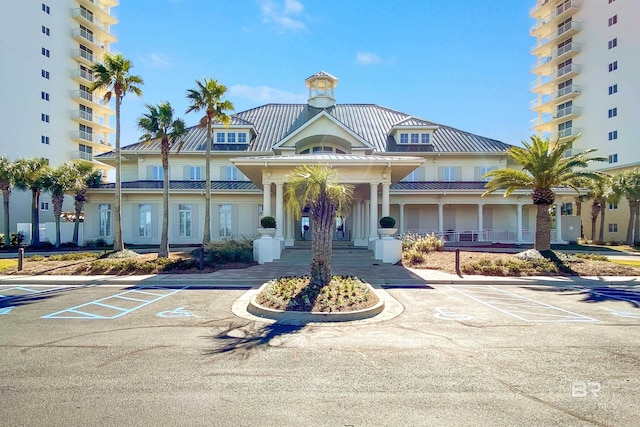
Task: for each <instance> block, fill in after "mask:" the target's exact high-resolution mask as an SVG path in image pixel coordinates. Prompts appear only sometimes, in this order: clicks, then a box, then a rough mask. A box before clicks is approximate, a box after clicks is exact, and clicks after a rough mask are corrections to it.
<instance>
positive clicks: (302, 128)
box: [273, 110, 373, 148]
mask: <svg viewBox="0 0 640 427" xmlns="http://www.w3.org/2000/svg"><path fill="white" fill-rule="evenodd" d="M322 118H326V119H328V120H329V121H331V122H332V123H333V124H334V125H336V126H337V127H339V128H340V129H342V130H344V131H345V132H346V133H347V134H349V135H350V136H351V137H353V138H354V139H356V140H357V141H358V142H360V144H362V145H361V147H360V148H362V147H365V148H373V147H372V146H371V144H370V143H369V142H368V141H366V140H365V139H363V138H362V137H361V136H360V135H358V134H357V133H355V132H353V131H352V130H351V129H349V128H348V127H347V126H345V125H344V124H343V123H341V122H340V121H338V119H336V118H335V117H334V116H332V115H331V114H329V113H328V112H327V111H326V110H322V111H321V112H320V113H319V114H316V115H314V116H313V117H312V118H311V119H309V120H307V121H306V122H305V123H304V124H302V125H301V126H299V127H298V128H297V129H296V130H294V131H293V132H291V133H289V134H288V135H287V136H285V137H284V138H283V139H282V140H280V142H278V143H276V144H275V145H273V148H282V147H287V146H289V145H288V144H287V143H288V142H289V141H291V140H292V139H293V138H295V136H296V135H300V134H301V133H302V132H304V131H305V130H307V129H310V128H311V127H312V126H313V125H314V124H315V123H317V122H319V121H320V120H321V119H322Z"/></svg>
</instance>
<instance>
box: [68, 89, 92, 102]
mask: <svg viewBox="0 0 640 427" xmlns="http://www.w3.org/2000/svg"><path fill="white" fill-rule="evenodd" d="M71 97H72V98H73V99H77V100H85V101H89V102H93V99H94V97H93V94H92V93H91V92H88V91H86V90H74V91H73V92H72V93H71Z"/></svg>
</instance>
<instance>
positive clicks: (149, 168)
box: [147, 166, 153, 180]
mask: <svg viewBox="0 0 640 427" xmlns="http://www.w3.org/2000/svg"><path fill="white" fill-rule="evenodd" d="M152 179H153V166H147V180H152Z"/></svg>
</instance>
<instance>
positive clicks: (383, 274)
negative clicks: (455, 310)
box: [214, 245, 424, 285]
mask: <svg viewBox="0 0 640 427" xmlns="http://www.w3.org/2000/svg"><path fill="white" fill-rule="evenodd" d="M310 261H311V249H310V248H306V247H293V248H286V249H285V250H284V251H283V252H282V255H281V257H280V259H279V260H274V261H273V262H270V263H266V264H263V265H256V266H254V267H250V268H247V269H244V270H224V274H225V275H232V274H233V275H235V274H237V273H239V272H243V273H244V274H246V275H247V276H252V277H255V278H264V279H265V281H266V280H269V279H274V278H278V277H282V276H302V275H306V274H309V262H310ZM331 272H332V274H338V275H351V276H357V277H359V278H360V279H362V280H364V281H366V282H369V283H371V284H372V285H384V284H394V285H403V284H407V285H417V284H423V283H424V279H422V278H420V277H418V276H416V275H415V274H413V273H411V272H410V271H409V270H407V269H406V268H404V267H402V266H399V265H392V264H384V263H382V262H381V261H380V260H377V259H375V258H374V257H373V252H371V251H370V250H368V249H366V248H357V247H353V246H338V245H335V246H334V248H333V253H332V257H331ZM243 273H241V274H243ZM214 274H215V273H214Z"/></svg>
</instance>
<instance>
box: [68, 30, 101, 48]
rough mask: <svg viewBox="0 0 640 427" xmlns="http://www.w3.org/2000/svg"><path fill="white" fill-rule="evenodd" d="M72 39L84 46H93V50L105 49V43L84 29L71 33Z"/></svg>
mask: <svg viewBox="0 0 640 427" xmlns="http://www.w3.org/2000/svg"><path fill="white" fill-rule="evenodd" d="M71 35H72V37H73V38H74V39H75V40H77V41H79V42H81V43H84V44H87V43H90V44H92V45H93V46H92V48H93V49H105V48H106V44H105V42H104V41H103V40H102V39H101V38H100V37H98V36H96V35H94V34H93V33H92V32H91V31H87V30H86V29H84V28H76V29H75V30H73V31H72V32H71Z"/></svg>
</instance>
